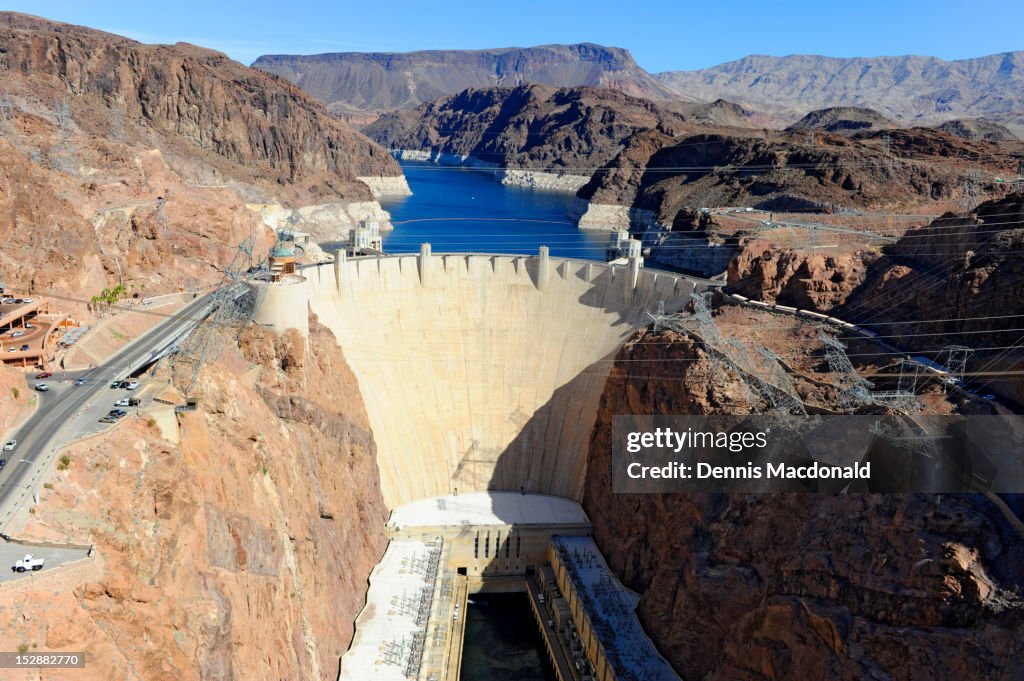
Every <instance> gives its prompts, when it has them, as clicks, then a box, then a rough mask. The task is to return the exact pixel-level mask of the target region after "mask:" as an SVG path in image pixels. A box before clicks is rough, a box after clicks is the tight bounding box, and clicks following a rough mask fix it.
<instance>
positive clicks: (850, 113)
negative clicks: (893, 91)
mask: <svg viewBox="0 0 1024 681" xmlns="http://www.w3.org/2000/svg"><path fill="white" fill-rule="evenodd" d="M895 127H899V126H898V125H897V124H896V123H895V122H894V121H891V120H889V119H888V118H886V117H885V116H883V115H882V114H880V113H878V112H877V111H875V110H873V109H865V108H861V107H855V106H834V107H830V108H828V109H818V110H817V111H812V112H810V113H809V114H807V115H806V116H804V117H803V118H801V119H800V120H799V121H797V122H796V123H794V124H793V125H791V126H789V127H788V128H786V130H788V131H790V132H795V131H799V130H824V131H825V132H834V133H836V134H839V135H848V134H852V133H854V132H862V131H864V130H888V129H889V128H895Z"/></svg>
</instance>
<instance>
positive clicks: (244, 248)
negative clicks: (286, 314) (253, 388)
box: [171, 233, 265, 395]
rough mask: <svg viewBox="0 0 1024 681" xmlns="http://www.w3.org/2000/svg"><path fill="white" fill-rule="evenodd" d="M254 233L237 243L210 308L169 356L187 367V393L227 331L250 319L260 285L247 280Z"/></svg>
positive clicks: (184, 388) (211, 300) (221, 345)
mask: <svg viewBox="0 0 1024 681" xmlns="http://www.w3.org/2000/svg"><path fill="white" fill-rule="evenodd" d="M254 243H255V235H253V234H251V233H250V234H249V237H248V238H247V239H246V240H245V241H243V242H242V243H241V244H239V245H238V248H237V249H236V250H235V254H234V257H233V258H232V260H231V264H229V265H228V266H227V267H226V268H225V269H224V278H223V280H222V281H221V285H220V286H219V287H218V288H217V289H216V291H214V292H213V293H212V294H211V298H210V307H209V309H210V312H209V314H208V315H207V316H206V318H205V319H203V320H202V321H201V322H200V323H199V324H198V325H197V326H196V328H195V329H193V330H192V332H191V333H190V334H189V335H188V336H186V337H185V338H184V339H183V340H182V341H181V343H180V344H179V345H178V347H177V348H176V349H175V351H174V354H173V356H172V358H171V362H172V364H173V365H174V366H175V367H177V368H185V369H186V370H187V371H188V379H187V381H186V383H185V385H184V386H183V392H184V393H185V394H186V395H187V394H189V392H190V391H191V390H192V388H193V386H194V385H195V382H196V380H197V379H198V378H199V372H200V371H201V370H202V368H203V365H204V364H205V363H206V362H207V361H209V360H210V359H213V358H214V357H215V356H216V354H217V353H219V351H220V349H221V347H223V344H224V342H225V341H226V338H227V336H226V334H227V333H228V332H229V331H240V329H241V327H243V326H244V325H245V324H247V323H248V322H249V320H250V319H252V315H253V313H254V312H255V310H256V309H257V308H258V307H259V304H260V302H261V301H260V296H261V294H262V293H263V291H264V290H265V288H264V287H256V288H253V287H251V286H250V285H249V283H248V271H249V269H251V263H252V256H253V245H254Z"/></svg>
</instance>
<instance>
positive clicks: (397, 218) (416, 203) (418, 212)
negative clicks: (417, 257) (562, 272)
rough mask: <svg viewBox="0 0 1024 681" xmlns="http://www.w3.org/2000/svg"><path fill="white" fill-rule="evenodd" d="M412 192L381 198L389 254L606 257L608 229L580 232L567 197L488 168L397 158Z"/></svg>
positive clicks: (571, 200) (570, 198) (385, 243)
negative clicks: (542, 249)
mask: <svg viewBox="0 0 1024 681" xmlns="http://www.w3.org/2000/svg"><path fill="white" fill-rule="evenodd" d="M402 168H403V170H404V172H405V176H406V179H407V180H408V182H409V187H410V188H411V189H412V193H413V195H412V196H409V197H402V198H398V199H392V200H384V201H382V202H381V204H382V205H383V207H384V209H385V210H387V211H389V212H390V213H391V221H392V223H393V224H394V225H395V230H394V231H393V232H389V233H387V234H386V235H385V236H384V251H385V252H387V253H414V252H418V251H419V248H420V244H421V243H423V242H429V243H430V244H431V246H432V249H433V251H434V252H435V253H450V252H465V251H475V252H486V253H531V254H532V253H536V252H537V247H538V246H548V247H549V248H550V249H551V255H554V256H564V257H574V258H587V259H591V260H603V259H604V247H605V244H606V242H607V235H605V234H603V233H601V234H589V233H586V232H581V231H580V230H579V229H578V228H577V227H576V225H575V224H574V223H573V222H572V221H571V220H569V219H568V218H567V217H566V213H567V212H568V210H569V207H570V206H571V205H572V202H573V198H574V197H573V195H572V194H568V193H558V192H549V191H542V190H534V189H522V188H519V187H508V186H504V185H502V184H501V183H499V182H497V181H495V180H494V178H493V177H492V176H491V175H490V174H489V173H486V172H481V171H476V170H469V169H466V168H457V167H449V166H440V165H435V164H432V163H424V162H415V161H403V162H402Z"/></svg>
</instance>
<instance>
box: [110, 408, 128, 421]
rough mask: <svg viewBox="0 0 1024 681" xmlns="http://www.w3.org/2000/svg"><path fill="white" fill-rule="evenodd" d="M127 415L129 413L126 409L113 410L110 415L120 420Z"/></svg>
mask: <svg viewBox="0 0 1024 681" xmlns="http://www.w3.org/2000/svg"><path fill="white" fill-rule="evenodd" d="M127 414H128V412H126V411H125V410H124V409H111V410H110V414H109V415H110V416H113V417H114V418H118V419H119V418H123V417H124V416H126V415H127Z"/></svg>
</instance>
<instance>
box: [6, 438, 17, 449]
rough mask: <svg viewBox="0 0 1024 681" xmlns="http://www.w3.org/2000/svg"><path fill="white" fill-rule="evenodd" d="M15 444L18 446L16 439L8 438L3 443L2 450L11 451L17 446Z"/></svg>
mask: <svg viewBox="0 0 1024 681" xmlns="http://www.w3.org/2000/svg"><path fill="white" fill-rule="evenodd" d="M17 446H18V441H17V440H8V441H7V442H5V443H4V451H5V452H13V451H14V448H15V447H17Z"/></svg>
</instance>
